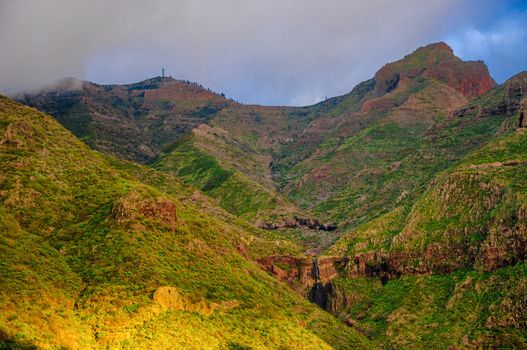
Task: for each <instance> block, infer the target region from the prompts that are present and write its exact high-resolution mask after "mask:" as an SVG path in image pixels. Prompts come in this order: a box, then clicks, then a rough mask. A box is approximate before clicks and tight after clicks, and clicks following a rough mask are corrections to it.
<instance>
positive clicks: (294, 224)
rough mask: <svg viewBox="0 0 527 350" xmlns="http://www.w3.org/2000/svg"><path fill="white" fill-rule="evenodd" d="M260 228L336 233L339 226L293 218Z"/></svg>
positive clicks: (263, 224) (265, 223) (266, 223)
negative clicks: (299, 229) (302, 229)
mask: <svg viewBox="0 0 527 350" xmlns="http://www.w3.org/2000/svg"><path fill="white" fill-rule="evenodd" d="M258 227H259V228H261V229H264V230H277V229H280V228H307V229H310V230H317V231H334V230H336V229H337V228H338V226H337V225H336V224H334V223H322V222H320V221H319V220H318V219H313V218H301V217H298V216H295V217H293V218H292V219H291V218H285V219H283V221H282V222H278V223H273V222H262V223H260V224H259V225H258Z"/></svg>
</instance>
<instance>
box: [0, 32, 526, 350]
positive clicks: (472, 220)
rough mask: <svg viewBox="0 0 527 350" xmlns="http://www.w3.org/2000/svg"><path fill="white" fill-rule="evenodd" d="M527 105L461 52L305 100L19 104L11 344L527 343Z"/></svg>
mask: <svg viewBox="0 0 527 350" xmlns="http://www.w3.org/2000/svg"><path fill="white" fill-rule="evenodd" d="M15 100H16V102H15ZM526 114H527V73H525V72H523V73H519V74H518V75H516V76H514V77H512V78H510V79H509V80H507V81H505V82H504V83H503V84H497V83H496V82H495V81H494V80H493V78H492V77H491V76H490V74H489V71H488V69H487V67H486V65H485V64H484V63H483V62H481V61H463V60H461V59H460V58H458V57H457V56H455V55H454V52H453V50H452V49H451V48H450V47H449V46H448V45H447V44H445V43H442V42H441V43H435V44H431V45H428V46H425V47H421V48H418V49H417V50H416V51H414V52H413V53H410V54H408V55H407V56H405V57H404V58H402V59H401V60H399V61H396V62H392V63H388V64H386V65H384V66H383V67H382V68H380V69H379V70H378V71H377V73H376V74H375V76H374V77H372V78H371V79H370V80H367V81H365V82H363V83H360V84H359V85H357V86H356V87H355V88H353V89H352V90H351V91H350V92H349V93H348V94H345V95H342V96H338V97H334V98H329V99H326V100H325V101H322V102H320V103H318V104H315V105H312V106H305V107H282V106H259V105H245V104H241V103H238V102H235V101H233V100H230V99H228V98H225V96H224V95H223V94H219V93H215V92H213V91H211V90H209V89H207V88H205V87H202V86H201V85H199V84H196V83H192V82H188V81H183V80H177V79H173V78H169V77H156V78H152V79H148V80H145V81H142V82H139V83H135V84H128V85H98V84H95V83H91V82H87V81H81V80H76V79H73V78H71V79H64V80H62V81H61V82H59V83H57V84H56V85H55V86H52V87H49V88H46V89H44V90H42V91H36V92H27V93H23V94H19V95H17V96H15V97H14V100H12V99H10V98H7V97H0V136H1V137H0V167H1V170H2V172H1V174H0V218H1V220H0V234H1V237H0V251H1V255H2V256H3V257H4V258H3V259H2V261H1V265H0V282H1V284H2V286H3V287H4V288H2V291H1V292H0V302H1V303H0V305H2V312H1V316H0V344H1V345H0V347H2V346H3V347H4V348H20V349H28V348H40V347H42V348H57V349H58V348H71V349H85V348H130V349H151V348H170V347H172V348H200V349H201V348H203V349H217V348H219V349H265V348H276V349H325V348H327V349H330V348H335V349H357V348H359V349H360V348H364V349H371V348H380V349H383V348H390V349H391V348H397V349H407V348H422V349H429V348H440V349H466V348H474V349H479V348H525V347H527V317H526V315H527V299H526V295H527V265H526V258H527V177H526V174H527V171H526V170H527V128H526V127H525V126H526V125H525V120H524V117H525V115H526Z"/></svg>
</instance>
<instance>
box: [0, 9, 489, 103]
mask: <svg viewBox="0 0 527 350" xmlns="http://www.w3.org/2000/svg"><path fill="white" fill-rule="evenodd" d="M496 3H497V1H492V0H483V1H475V0H465V1H459V0H427V1H422V0H398V1H393V0H368V1H362V0H360V1H359V0H328V1H319V0H288V1H284V0H203V1H192V0H150V1H143V0H141V1H139V0H104V1H103V0H91V1H81V0H0V47H2V49H3V50H2V55H0V91H2V92H4V93H13V92H17V91H20V90H27V89H32V88H38V87H40V86H43V85H45V84H48V83H49V82H51V81H54V80H56V79H60V78H63V77H67V76H73V77H77V78H81V79H88V80H91V81H95V82H98V83H124V82H135V81H139V80H143V79H146V78H149V77H152V76H157V75H160V71H161V67H165V68H166V70H167V73H168V74H171V75H173V76H174V77H176V78H182V79H188V80H192V81H198V82H199V83H201V84H203V85H205V86H207V87H210V88H212V89H214V90H216V91H222V92H224V93H226V94H227V95H228V96H230V97H233V98H234V99H237V100H240V101H242V102H247V103H262V104H295V105H304V104H310V103H313V102H316V101H319V100H321V99H324V98H325V97H326V96H328V97H329V96H334V95H338V94H343V93H346V92H348V91H349V90H350V89H351V88H352V87H353V86H354V85H355V84H356V83H358V82H360V81H362V80H365V79H368V78H370V77H371V76H372V75H373V74H374V72H375V71H376V69H377V68H379V67H380V66H381V65H383V64H384V63H386V62H388V61H391V60H395V59H398V58H400V57H401V56H402V55H404V54H406V53H408V52H410V51H412V50H413V49H415V48H417V47H418V46H421V45H425V44H428V43H430V42H432V41H438V40H440V39H442V38H444V37H446V36H447V35H449V34H450V33H452V32H453V31H456V30H462V29H463V28H464V26H465V24H466V23H467V22H468V23H471V21H472V20H474V21H476V20H477V18H482V17H485V16H486V15H487V14H488V13H490V12H491V11H492V6H494V5H493V4H496ZM457 47H458V48H461V45H457ZM463 50H464V49H463Z"/></svg>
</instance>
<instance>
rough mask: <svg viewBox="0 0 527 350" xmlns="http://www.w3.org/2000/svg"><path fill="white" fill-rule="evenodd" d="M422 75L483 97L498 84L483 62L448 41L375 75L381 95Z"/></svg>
mask: <svg viewBox="0 0 527 350" xmlns="http://www.w3.org/2000/svg"><path fill="white" fill-rule="evenodd" d="M418 77H423V78H432V79H435V80H438V81H440V82H442V83H444V84H447V85H448V86H450V87H452V88H454V89H455V90H457V91H458V92H461V93H462V94H463V95H465V96H467V97H477V96H480V95H482V94H484V93H485V92H487V91H489V90H490V89H492V88H493V87H495V86H496V82H495V81H494V80H493V79H492V77H491V76H490V74H489V71H488V68H487V66H486V65H485V64H484V63H483V62H481V61H471V62H464V61H462V60H461V59H460V58H458V57H456V56H455V55H454V52H453V51H452V49H451V48H450V47H449V46H448V45H447V44H445V43H437V44H432V45H428V46H426V47H421V48H419V49H417V50H416V51H415V52H414V53H412V54H410V55H408V56H406V57H405V58H403V59H402V60H400V61H397V62H394V63H389V64H387V65H385V66H384V67H382V68H381V69H380V70H379V71H378V72H377V74H375V82H376V84H375V92H376V94H377V95H382V94H385V93H389V92H391V91H392V90H395V89H396V88H397V87H398V86H399V85H401V84H404V83H405V82H406V81H408V80H411V79H415V78H418Z"/></svg>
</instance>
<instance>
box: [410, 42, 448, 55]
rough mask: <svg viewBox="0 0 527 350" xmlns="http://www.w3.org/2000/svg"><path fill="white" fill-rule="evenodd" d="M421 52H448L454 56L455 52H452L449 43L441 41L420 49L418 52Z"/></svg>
mask: <svg viewBox="0 0 527 350" xmlns="http://www.w3.org/2000/svg"><path fill="white" fill-rule="evenodd" d="M419 50H422V51H444V52H448V53H450V54H452V55H453V54H454V50H452V48H451V47H450V46H449V45H448V44H447V43H445V42H444V41H440V42H437V43H433V44H430V45H426V46H422V47H420V48H418V49H417V50H416V51H419Z"/></svg>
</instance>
